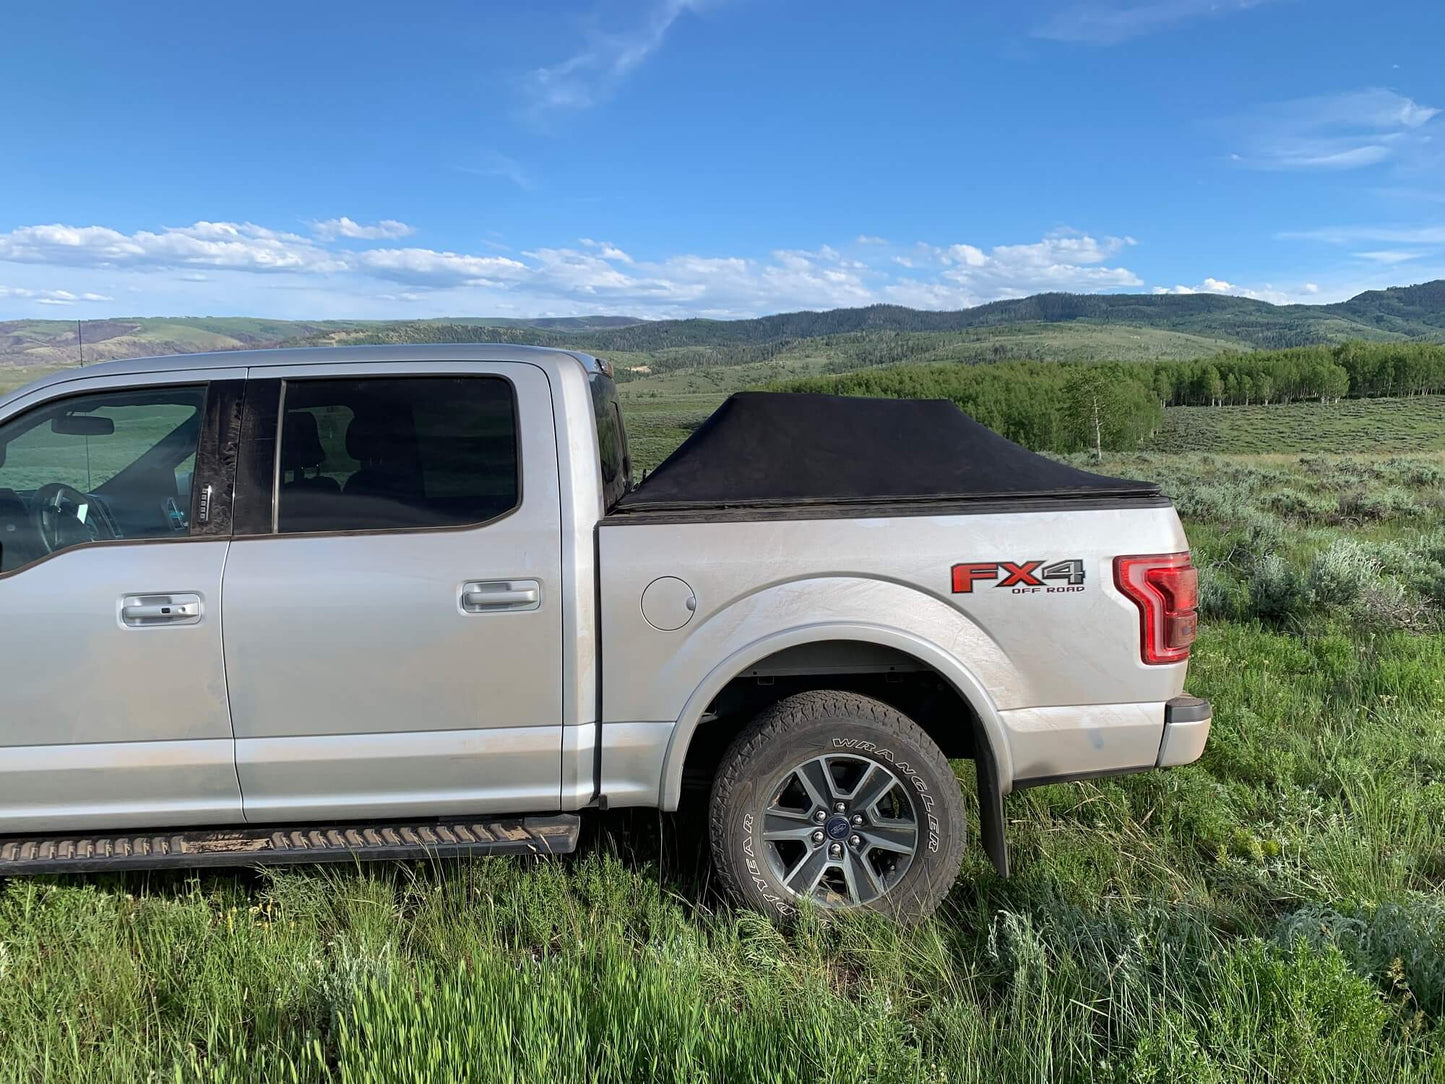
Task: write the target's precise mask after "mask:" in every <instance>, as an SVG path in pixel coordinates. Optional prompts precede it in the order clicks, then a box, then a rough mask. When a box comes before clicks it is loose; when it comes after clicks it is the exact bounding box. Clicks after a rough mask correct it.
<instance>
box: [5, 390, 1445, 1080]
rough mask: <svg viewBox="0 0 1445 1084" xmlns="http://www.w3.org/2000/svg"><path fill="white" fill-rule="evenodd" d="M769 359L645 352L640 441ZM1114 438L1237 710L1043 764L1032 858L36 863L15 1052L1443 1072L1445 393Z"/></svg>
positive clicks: (617, 852)
mask: <svg viewBox="0 0 1445 1084" xmlns="http://www.w3.org/2000/svg"><path fill="white" fill-rule="evenodd" d="M765 364H769V365H771V364H774V363H773V362H768V363H765ZM755 376H756V374H752V373H749V374H747V378H748V379H751V378H753V377H755ZM775 378H776V377H774V376H769V377H768V379H775ZM740 382H745V381H744V376H743V374H738V373H732V374H731V375H728V374H727V373H726V371H723V372H718V371H709V370H703V369H699V370H692V371H681V372H670V373H666V374H657V375H651V374H638V375H637V377H636V378H635V379H632V380H630V381H628V382H627V383H625V384H624V385H623V387H622V394H623V398H624V404H625V410H626V412H627V415H628V419H629V424H630V426H631V427H632V433H633V437H632V440H633V447H634V452H635V453H636V456H637V459H638V461H639V464H641V465H644V466H653V465H655V464H656V463H657V462H658V461H660V460H661V458H663V457H664V456H665V455H666V453H667V452H668V451H669V450H670V449H671V448H672V447H673V446H675V444H676V443H677V442H678V441H679V440H681V439H683V437H684V436H685V435H686V434H687V433H688V432H690V431H691V429H692V428H693V427H695V426H696V425H697V424H698V422H700V421H701V420H702V419H703V418H704V417H706V415H707V414H708V413H709V412H710V411H711V409H712V408H713V407H715V406H716V405H717V403H718V402H720V401H721V399H722V397H723V396H724V395H725V394H726V393H727V392H728V391H730V390H732V389H733V387H735V386H737V384H738V383H740ZM1341 451H1349V452H1350V453H1352V454H1349V455H1341V454H1337V453H1339V452H1341ZM1242 453H1267V454H1242ZM1078 461H1079V462H1080V463H1084V462H1086V460H1085V459H1083V458H1082V457H1080V458H1079V459H1078ZM1102 469H1103V470H1104V471H1105V472H1107V473H1117V474H1126V475H1134V476H1141V477H1150V478H1156V479H1158V480H1159V481H1161V482H1162V483H1163V484H1164V486H1165V488H1166V491H1167V492H1169V493H1170V494H1171V495H1172V496H1173V497H1174V498H1175V500H1176V501H1177V503H1178V505H1179V508H1180V511H1181V513H1182V515H1183V516H1184V518H1185V520H1186V524H1187V526H1188V529H1189V533H1190V538H1191V542H1192V544H1193V547H1194V552H1195V560H1196V563H1197V564H1199V565H1200V567H1201V569H1202V602H1201V605H1202V610H1203V624H1202V629H1201V634H1200V639H1199V642H1198V644H1197V646H1196V649H1195V652H1194V658H1193V664H1192V667H1191V671H1190V683H1189V684H1190V690H1191V691H1192V692H1194V693H1197V694H1198V695H1202V696H1207V697H1209V698H1210V699H1211V700H1212V701H1213V702H1214V708H1215V721H1214V727H1213V733H1212V735H1211V737H1210V742H1209V746H1208V748H1207V749H1206V751H1205V754H1204V757H1203V759H1202V760H1201V761H1200V762H1199V763H1198V764H1195V765H1191V766H1188V767H1184V768H1178V769H1173V770H1170V771H1166V772H1151V773H1145V774H1141V775H1136V776H1125V777H1119V778H1115V779H1109V780H1101V781H1097V782H1089V783H1073V784H1062V785H1055V786H1048V787H1041V788H1037V789H1034V790H1029V791H1024V792H1021V793H1019V794H1017V795H1014V796H1013V797H1011V798H1010V799H1009V801H1008V806H1007V812H1008V817H1009V838H1010V842H1011V846H1012V850H1013V856H1014V864H1015V874H1014V876H1013V877H1012V878H1011V879H1009V880H1003V879H1001V878H999V877H998V876H997V875H996V874H995V873H994V872H993V870H992V867H991V866H990V865H989V863H988V862H987V860H986V859H985V857H984V856H983V854H982V852H981V851H979V850H977V849H974V850H971V851H970V853H969V854H968V856H967V858H966V860H965V865H964V870H963V874H962V876H961V877H960V879H959V881H958V883H957V885H956V886H955V888H954V890H953V892H952V894H951V896H950V897H949V899H948V901H947V902H946V904H945V906H944V908H943V909H942V911H941V912H940V914H939V915H938V916H937V917H936V918H935V919H934V920H932V921H930V922H927V923H925V924H922V925H920V926H917V927H914V928H909V929H902V928H898V927H895V926H893V925H890V924H889V923H887V922H885V921H881V920H878V919H875V918H871V917H866V916H865V917H857V916H841V917H838V918H836V919H833V920H830V921H822V920H820V919H819V918H818V917H817V916H805V918H804V919H803V920H802V921H800V922H799V923H798V924H797V925H796V926H795V927H792V928H788V929H779V928H776V927H774V926H773V925H771V924H770V923H769V922H768V921H767V920H766V919H764V918H762V917H760V916H758V915H755V914H751V913H746V912H736V911H732V910H730V909H729V908H728V907H727V906H726V905H725V903H724V902H723V901H721V900H720V899H719V898H718V897H717V895H716V893H715V891H714V889H713V886H712V884H711V883H710V880H709V877H708V872H707V865H706V856H705V844H704V842H703V841H704V839H705V835H704V832H703V829H702V825H701V822H700V816H699V810H698V809H697V805H696V803H695V802H694V803H693V805H692V806H691V807H690V808H687V809H684V811H683V812H682V813H681V814H679V815H678V816H676V817H661V816H659V815H657V814H655V813H646V812H641V811H639V812H631V813H614V814H609V815H606V816H602V817H599V818H597V819H596V820H594V821H591V822H589V826H588V828H587V830H586V832H585V834H584V844H583V847H582V848H581V850H580V851H579V853H578V854H576V855H574V856H571V857H568V858H566V859H560V860H551V861H513V860H492V861H481V862H474V863H451V864H441V865H433V864H428V863H412V864H393V865H382V866H374V867H368V868H364V869H350V868H330V869H315V870H306V869H299V870H289V871H280V872H274V873H215V872H208V873H202V874H200V875H196V876H192V875H186V874H181V873H167V874H153V875H127V876H95V877H66V878H49V879H38V880H14V881H10V882H8V883H3V884H0V1081H26V1082H29V1081H41V1080H53V1081H75V1080H84V1081H116V1082H119V1081H126V1082H130V1081H138V1080H166V1081H216V1082H232V1081H258V1082H268V1084H269V1082H273V1081H347V1082H353V1081H354V1082H358V1084H359V1082H370V1081H377V1082H380V1081H407V1082H411V1081H415V1082H418V1084H420V1082H433V1081H435V1082H438V1084H440V1082H452V1081H479V1082H480V1081H508V1082H511V1081H517V1082H521V1081H559V1082H569V1084H570V1082H592V1081H596V1082H604V1081H605V1082H611V1081H618V1082H621V1081H629V1082H650V1081H679V1082H680V1081H698V1082H701V1081H759V1082H761V1081H767V1082H785V1081H800V1082H802V1081H855V1080H856V1081H865V1080H866V1081H870V1082H874V1081H885V1080H886V1081H893V1080H897V1081H929V1082H939V1084H942V1082H957V1081H1001V1080H1002V1081H1038V1082H1045V1081H1110V1082H1121V1084H1122V1082H1140V1084H1145V1082H1158V1084H1164V1082H1173V1081H1186V1080H1187V1081H1201V1082H1226V1081H1239V1082H1254V1081H1273V1080H1279V1081H1330V1082H1331V1084H1338V1082H1345V1081H1381V1082H1386V1081H1388V1082H1395V1081H1445V402H1442V400H1440V399H1438V398H1436V399H1428V398H1420V399H1415V400H1369V401H1345V402H1342V403H1338V404H1324V405H1321V404H1319V403H1294V404H1290V405H1288V406H1275V405H1272V406H1269V407H1219V408H1210V407H1198V408H1193V407H1187V408H1171V409H1170V410H1169V411H1167V412H1166V426H1165V428H1164V430H1163V431H1162V433H1161V434H1159V435H1158V436H1157V437H1156V439H1155V441H1154V443H1153V446H1152V447H1151V450H1148V451H1144V452H1135V453H1109V454H1107V455H1106V457H1105V462H1104V463H1103V465H1102ZM958 771H959V776H960V781H961V785H962V786H963V787H964V790H965V793H966V794H970V795H971V794H972V790H973V784H972V779H971V766H970V765H968V764H966V763H959V764H958Z"/></svg>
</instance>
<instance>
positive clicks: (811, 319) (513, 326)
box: [0, 281, 1445, 375]
mask: <svg viewBox="0 0 1445 1084" xmlns="http://www.w3.org/2000/svg"><path fill="white" fill-rule="evenodd" d="M82 331H83V333H84V338H85V346H86V354H85V356H86V360H103V359H108V358H119V357H134V356H138V355H144V354H161V353H185V352H190V351H198V350H231V349H241V348H246V347H265V346H281V345H302V344H315V345H340V344H347V343H403V342H406V343H410V342H474V341H477V340H478V339H492V340H498V341H503V342H529V343H536V344H538V345H544V346H570V347H574V348H577V349H582V350H588V351H591V352H593V353H600V354H604V355H607V356H616V357H617V360H618V361H619V363H620V364H623V365H624V366H625V367H627V368H629V369H634V370H636V369H638V367H641V370H639V371H645V372H647V373H650V374H652V375H656V374H657V373H660V372H666V371H675V370H681V369H700V368H707V367H712V366H734V365H755V364H759V363H765V362H773V361H775V360H776V361H780V362H781V363H783V364H785V365H803V366H805V367H807V366H810V365H811V366H813V367H815V368H816V367H818V366H819V365H822V366H824V367H827V366H831V367H832V368H831V369H827V370H826V371H841V370H842V369H847V368H859V367H864V366H869V365H878V364H888V363H891V362H897V361H996V360H1008V359H1033V360H1050V359H1055V358H1064V359H1069V360H1099V359H1102V358H1110V359H1114V360H1140V359H1145V358H1148V359H1157V358H1161V357H1175V358H1178V357H1190V356H1192V357H1198V356H1202V355H1204V354H1210V353H1218V352H1220V351H1222V350H1247V349H1258V348H1278V347H1288V346H1303V345H1310V344H1315V343H1334V342H1342V341H1345V340H1348V339H1360V340H1367V341H1369V340H1374V341H1390V340H1400V339H1435V340H1445V281H1437V282H1430V283H1424V284H1422V285H1418V286H1405V287H1395V288H1391V289H1389V290H1372V291H1369V292H1367V293H1363V294H1360V295H1359V296H1357V297H1354V298H1351V299H1350V300H1349V301H1344V302H1340V303H1338V304H1331V305H1279V306H1276V305H1270V304H1267V303H1265V302H1263V301H1253V300H1250V299H1248V298H1240V297H1224V296H1220V295H1216V294H1188V295H1153V294H1058V293H1054V294H1037V295H1035V296H1033V297H1025V298H1019V299H1016V300H1009V301H995V302H992V303H990V304H987V305H979V306H977V307H975V308H971V309H961V310H958V311H956V312H929V311H920V310H917V309H906V308H902V307H900V306H896V305H871V306H868V307H867V308H859V309H834V310H831V311H828V312H792V313H781V314H779V315H776V316H764V317H760V318H757V319H752V320H700V319H694V320H654V321H641V320H637V319H635V318H633V317H627V316H583V317H565V318H539V319H530V320H518V319H512V318H500V317H466V318H454V319H435V320H413V321H395V322H386V321H345V320H342V321H288V320H258V319H250V318H245V317H146V318H124V319H113V320H87V321H85V322H84V323H83V325H82ZM78 356H79V349H78V345H77V342H76V326H75V324H74V323H73V322H70V321H64V320H19V321H10V322H0V365H21V366H44V365H50V366H55V365H65V364H74V363H75V362H76V360H77V358H78ZM819 359H822V360H821V361H820V360H819Z"/></svg>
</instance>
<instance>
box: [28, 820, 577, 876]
mask: <svg viewBox="0 0 1445 1084" xmlns="http://www.w3.org/2000/svg"><path fill="white" fill-rule="evenodd" d="M580 829H581V818H580V817H578V816H577V814H575V813H559V814H555V815H551V816H545V817H504V818H495V819H489V818H480V817H470V818H467V819H466V820H448V821H439V822H438V821H421V822H410V823H391V824H374V825H356V824H352V825H339V826H336V827H324V826H323V827H315V826H309V827H297V828H276V827H261V828H218V829H204V830H196V831H183V832H169V833H156V832H149V833H145V834H139V835H138V834H134V833H121V834H116V835H66V836H45V837H31V838H17V837H9V838H3V837H0V877H19V876H28V875H32V874H39V873H98V872H105V871H110V870H127V869H188V868H192V867H201V866H282V865H304V864H310V863H313V862H386V861H393V860H396V859H406V858H464V857H471V856H482V855H500V854H568V853H570V852H572V851H574V850H576V849H577V837H578V834H579V832H580Z"/></svg>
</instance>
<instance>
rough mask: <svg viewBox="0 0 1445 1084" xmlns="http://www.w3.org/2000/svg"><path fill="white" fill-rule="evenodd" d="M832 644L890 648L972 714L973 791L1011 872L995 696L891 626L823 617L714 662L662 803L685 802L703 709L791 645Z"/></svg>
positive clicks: (682, 729)
mask: <svg viewBox="0 0 1445 1084" xmlns="http://www.w3.org/2000/svg"><path fill="white" fill-rule="evenodd" d="M829 644H868V645H873V646H875V647H881V648H887V649H891V650H892V651H895V652H897V653H899V654H901V655H903V656H906V657H907V658H908V659H911V660H913V661H914V662H915V663H917V664H918V665H919V666H920V667H921V668H923V669H924V670H926V671H930V672H932V673H933V674H934V675H936V676H937V677H938V678H939V679H941V680H942V681H943V682H944V683H945V685H946V686H947V687H948V688H950V689H951V690H952V691H953V692H954V693H955V694H956V695H957V696H958V698H959V699H960V700H961V701H962V702H963V703H964V704H965V705H966V706H967V707H968V709H969V710H970V712H971V715H972V725H973V727H974V734H973V756H974V760H975V762H976V764H977V773H978V794H979V805H980V813H981V818H982V825H981V827H982V836H983V843H984V846H985V849H986V850H987V852H988V854H989V856H990V858H992V859H993V861H994V864H995V866H996V867H998V869H999V871H1000V872H1001V873H1004V874H1006V873H1007V871H1008V856H1007V850H1006V848H1005V846H1004V842H1003V810H1002V806H1003V794H1004V793H1005V790H1006V785H1005V781H1008V780H1011V779H1012V778H1013V775H1012V763H1011V760H1010V757H1009V747H1008V742H1007V740H1006V738H1005V732H1004V728H1003V724H1002V722H1001V721H1000V719H999V716H998V711H997V709H996V708H995V706H994V704H993V700H992V698H991V697H990V696H989V694H988V691H987V690H986V689H985V688H984V686H983V684H982V683H981V682H980V681H979V679H978V678H977V677H976V676H975V675H974V674H973V673H972V672H971V671H970V670H969V669H968V667H967V666H966V665H965V664H964V663H963V661H962V660H960V659H958V658H957V657H956V656H954V655H952V654H950V653H949V652H948V651H946V650H944V649H943V648H942V647H940V646H939V645H937V644H935V643H933V642H932V641H930V640H928V639H926V638H924V637H921V636H918V635H916V634H914V633H911V632H908V631H905V630H902V629H898V628H894V627H891V626H885V625H877V624H872V623H868V622H828V623H818V624H810V625H804V626H799V627H795V628H791V629H786V630H783V631H780V632H776V633H773V634H770V635H768V636H765V637H762V638H760V639H757V640H754V641H752V642H751V643H749V644H747V645H746V646H744V647H742V648H739V649H738V650H737V651H735V652H733V654H731V655H730V656H728V657H727V658H726V659H724V660H723V661H722V662H721V663H719V664H718V665H717V666H715V667H714V668H713V669H712V670H711V671H710V672H709V673H708V675H707V677H706V678H705V679H704V680H703V681H702V682H701V683H700V684H699V685H698V686H697V688H696V689H695V690H694V691H693V693H692V695H691V696H690V697H689V698H688V700H687V703H686V705H685V706H684V708H683V710H682V712H681V714H680V715H679V717H678V719H677V721H676V724H675V725H674V727H673V730H672V735H671V738H670V740H669V742H668V746H667V751H666V753H665V755H664V758H663V766H662V780H661V788H660V797H661V803H660V804H661V807H662V808H663V809H664V810H676V809H677V808H678V805H679V804H680V803H681V800H682V791H683V769H684V767H685V765H686V763H687V759H688V753H689V750H690V749H691V748H692V746H693V743H694V740H695V738H696V736H697V732H698V730H699V728H701V727H703V726H705V725H706V723H705V722H704V720H705V717H706V714H707V711H708V708H709V707H710V706H711V705H712V704H713V703H714V701H715V700H716V699H717V698H718V697H719V695H720V694H722V692H723V691H724V690H725V689H726V688H727V687H728V686H729V685H730V684H731V683H733V682H734V681H737V680H739V679H740V678H742V677H743V676H744V675H745V674H746V673H747V672H748V671H749V670H751V669H754V668H756V667H758V666H759V665H760V664H762V663H764V662H765V661H766V660H768V659H770V658H772V657H773V656H775V655H778V654H780V653H781V652H784V651H787V650H789V649H791V648H798V647H805V646H821V645H829ZM838 676H839V675H837V674H818V675H816V678H815V680H813V682H812V687H814V688H819V689H824V688H830V687H836V685H831V684H830V679H836V678H838Z"/></svg>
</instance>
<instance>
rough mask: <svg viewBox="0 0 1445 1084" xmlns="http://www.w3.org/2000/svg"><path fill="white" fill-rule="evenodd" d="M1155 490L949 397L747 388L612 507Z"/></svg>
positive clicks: (656, 508) (622, 509)
mask: <svg viewBox="0 0 1445 1084" xmlns="http://www.w3.org/2000/svg"><path fill="white" fill-rule="evenodd" d="M1158 493H1159V487H1158V486H1157V485H1155V484H1154V483H1153V482H1136V481H1131V480H1129V479H1127V478H1106V477H1104V476H1103V475H1099V474H1090V473H1089V472H1088V471H1082V470H1077V469H1075V468H1074V467H1070V466H1066V465H1065V464H1063V463H1058V462H1055V461H1054V460H1052V459H1047V458H1045V457H1044V456H1041V455H1036V454H1035V453H1033V452H1031V451H1029V450H1028V449H1027V448H1023V447H1021V446H1019V445H1017V444H1015V443H1014V442H1013V441H1011V440H1006V439H1004V438H1003V437H1001V436H999V435H998V434H997V433H995V432H993V431H992V430H991V429H988V428H987V427H985V426H983V425H980V424H979V423H978V422H976V421H974V420H973V419H972V418H970V417H969V416H968V415H967V414H965V413H963V411H961V410H959V409H958V407H956V406H955V405H954V404H953V403H952V402H950V401H949V400H947V399H866V398H862V397H859V396H847V395H798V394H791V393H779V392H739V393H737V394H736V395H733V396H732V397H731V398H729V399H728V400H727V402H725V403H723V405H722V406H720V407H719V408H718V409H717V410H716V411H715V412H714V413H713V415H712V416H711V417H710V418H708V419H707V421H705V422H703V424H702V425H701V426H699V427H698V429H697V431H696V432H694V433H693V434H692V436H690V437H689V438H688V439H687V440H686V441H684V442H683V444H682V446H681V447H679V448H678V449H677V451H675V452H673V453H672V455H670V456H669V457H668V458H667V460H666V461H665V462H664V463H663V464H662V465H661V466H660V467H658V468H657V470H655V471H653V472H652V474H651V475H649V476H648V478H647V480H646V481H644V482H643V483H642V485H640V486H638V487H637V489H635V490H633V491H632V492H631V493H629V494H628V495H627V496H625V497H623V498H622V500H621V501H620V502H619V503H618V505H617V507H616V509H615V510H616V511H617V512H624V513H625V512H630V511H638V512H643V511H659V512H661V511H671V510H682V509H699V508H708V507H712V508H716V507H761V508H766V507H777V506H783V505H798V504H821V503H846V504H859V503H867V504H872V503H889V504H898V503H900V502H910V501H936V500H951V501H958V500H971V499H993V500H997V499H999V498H1013V497H1017V498H1029V497H1075V496H1078V497H1095V498H1097V497H1145V496H1148V497H1153V496H1157V494H1158Z"/></svg>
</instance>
